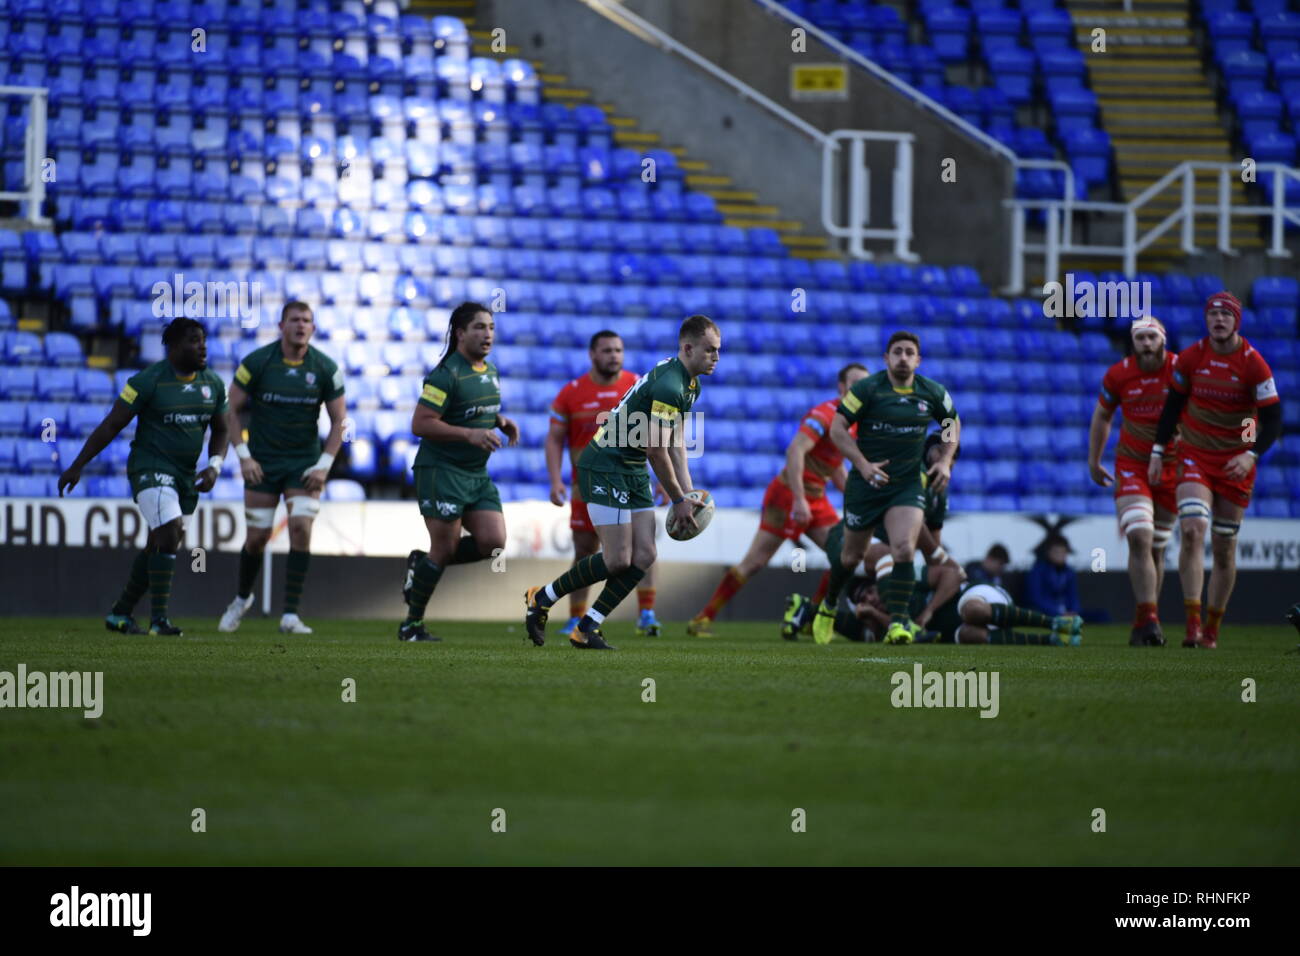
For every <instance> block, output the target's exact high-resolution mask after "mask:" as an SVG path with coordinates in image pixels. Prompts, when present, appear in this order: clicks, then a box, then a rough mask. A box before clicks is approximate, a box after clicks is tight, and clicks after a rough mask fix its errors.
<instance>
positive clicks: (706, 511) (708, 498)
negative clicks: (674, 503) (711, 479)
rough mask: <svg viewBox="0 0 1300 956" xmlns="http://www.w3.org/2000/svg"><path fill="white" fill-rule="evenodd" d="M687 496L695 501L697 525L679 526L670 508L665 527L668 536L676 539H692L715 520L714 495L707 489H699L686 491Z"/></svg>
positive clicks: (689, 499)
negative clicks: (692, 526)
mask: <svg viewBox="0 0 1300 956" xmlns="http://www.w3.org/2000/svg"><path fill="white" fill-rule="evenodd" d="M686 498H687V500H688V501H694V502H695V513H694V514H695V527H694V528H691V527H690V526H689V525H688V526H686V527H682V528H678V527H677V522H675V521H674V520H673V513H672V511H671V510H670V511H669V512H668V520H667V522H665V528H666V530H667V531H668V537H670V538H672V539H673V540H674V541H690V540H691V538H694V537H695V536H696V535H698V534H699V533H700V532H701V531H703V530H704V529H705V528H707V527H708V526H709V522H710V521H712V520H713V507H714V506H713V495H711V494H709V493H708V492H707V491H698V490H697V491H688V492H686Z"/></svg>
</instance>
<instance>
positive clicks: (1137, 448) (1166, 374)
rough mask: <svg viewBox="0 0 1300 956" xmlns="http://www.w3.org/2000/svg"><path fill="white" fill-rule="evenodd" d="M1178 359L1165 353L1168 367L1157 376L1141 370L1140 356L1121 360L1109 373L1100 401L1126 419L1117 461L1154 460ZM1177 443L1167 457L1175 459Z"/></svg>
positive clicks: (1164, 366)
mask: <svg viewBox="0 0 1300 956" xmlns="http://www.w3.org/2000/svg"><path fill="white" fill-rule="evenodd" d="M1177 364H1178V356H1176V355H1175V354H1173V353H1172V352H1170V351H1168V350H1166V351H1165V364H1164V365H1163V366H1162V367H1161V368H1159V369H1157V370H1156V371H1154V372H1144V371H1142V369H1141V368H1140V367H1139V366H1138V362H1137V356H1134V355H1130V356H1128V357H1127V358H1124V359H1120V361H1118V362H1116V363H1115V364H1114V365H1112V366H1111V367H1110V368H1108V369H1107V370H1106V375H1105V377H1104V378H1102V380H1101V394H1100V395H1099V396H1098V397H1097V398H1098V401H1100V402H1101V404H1102V407H1103V408H1105V409H1107V410H1108V411H1112V412H1113V411H1114V410H1115V409H1116V408H1118V409H1119V410H1120V413H1121V414H1122V415H1123V418H1124V420H1123V422H1122V423H1121V425H1120V432H1119V444H1118V445H1116V447H1115V457H1116V458H1130V459H1133V460H1134V461H1137V462H1140V463H1143V464H1145V463H1146V461H1147V459H1148V458H1150V457H1151V446H1152V445H1153V444H1155V440H1156V426H1157V425H1158V424H1159V423H1160V412H1161V410H1163V409H1164V407H1165V398H1166V396H1167V395H1168V393H1169V383H1170V381H1172V379H1173V375H1174V368H1175V367H1176V366H1177ZM1176 444H1177V439H1175V440H1174V441H1171V442H1170V443H1169V447H1168V448H1166V449H1165V454H1164V457H1165V458H1166V459H1172V458H1173V457H1174V446H1175V445H1176Z"/></svg>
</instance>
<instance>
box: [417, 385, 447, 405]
mask: <svg viewBox="0 0 1300 956" xmlns="http://www.w3.org/2000/svg"><path fill="white" fill-rule="evenodd" d="M420 399H421V400H422V401H425V402H429V403H430V404H432V405H442V404H444V403H445V402H446V401H447V393H446V392H444V391H443V390H442V389H440V388H436V387H435V386H433V385H427V384H426V385H425V386H424V389H423V390H422V391H421V392H420Z"/></svg>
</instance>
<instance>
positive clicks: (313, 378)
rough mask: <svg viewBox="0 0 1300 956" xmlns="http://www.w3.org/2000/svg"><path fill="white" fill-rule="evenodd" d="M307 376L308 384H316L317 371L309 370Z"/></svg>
mask: <svg viewBox="0 0 1300 956" xmlns="http://www.w3.org/2000/svg"><path fill="white" fill-rule="evenodd" d="M306 378H307V384H308V385H315V384H316V373H315V372H308V373H307V376H306Z"/></svg>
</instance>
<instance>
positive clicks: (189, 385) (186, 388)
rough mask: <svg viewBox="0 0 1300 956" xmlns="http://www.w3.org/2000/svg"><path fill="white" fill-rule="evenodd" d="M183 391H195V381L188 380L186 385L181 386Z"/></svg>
mask: <svg viewBox="0 0 1300 956" xmlns="http://www.w3.org/2000/svg"><path fill="white" fill-rule="evenodd" d="M181 391H182V392H192V391H194V383H193V382H186V383H185V384H184V385H182V386H181Z"/></svg>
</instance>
